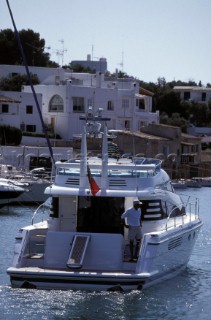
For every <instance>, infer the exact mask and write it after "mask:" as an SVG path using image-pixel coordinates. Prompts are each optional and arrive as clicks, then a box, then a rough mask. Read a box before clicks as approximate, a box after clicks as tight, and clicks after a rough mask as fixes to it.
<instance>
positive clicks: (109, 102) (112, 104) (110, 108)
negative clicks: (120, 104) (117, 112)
mask: <svg viewBox="0 0 211 320" xmlns="http://www.w3.org/2000/svg"><path fill="white" fill-rule="evenodd" d="M107 109H108V110H109V111H113V110H114V103H113V101H112V100H109V101H108V106H107Z"/></svg>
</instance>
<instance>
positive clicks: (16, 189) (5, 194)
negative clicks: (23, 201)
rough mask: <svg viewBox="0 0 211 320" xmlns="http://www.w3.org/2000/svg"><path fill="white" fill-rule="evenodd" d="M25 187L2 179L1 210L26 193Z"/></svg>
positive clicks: (0, 190)
mask: <svg viewBox="0 0 211 320" xmlns="http://www.w3.org/2000/svg"><path fill="white" fill-rule="evenodd" d="M25 192H26V190H25V188H24V186H23V185H22V186H21V185H18V184H16V183H15V182H13V181H10V180H7V179H1V178H0V208H2V207H3V206H6V205H8V204H10V203H11V202H13V201H14V200H15V199H17V198H18V197H19V196H21V195H22V194H23V193H25Z"/></svg>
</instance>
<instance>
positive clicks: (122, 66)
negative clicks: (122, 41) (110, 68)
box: [118, 51, 124, 72]
mask: <svg viewBox="0 0 211 320" xmlns="http://www.w3.org/2000/svg"><path fill="white" fill-rule="evenodd" d="M118 64H119V65H120V66H121V68H122V70H121V71H122V72H123V70H124V52H123V51H122V60H121V62H120V63H118Z"/></svg>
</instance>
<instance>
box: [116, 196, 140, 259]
mask: <svg viewBox="0 0 211 320" xmlns="http://www.w3.org/2000/svg"><path fill="white" fill-rule="evenodd" d="M141 204H142V202H140V201H139V200H133V207H131V208H129V209H127V210H126V211H125V212H124V213H123V214H122V215H121V218H122V219H125V218H126V219H127V224H126V225H127V227H129V232H128V237H129V241H130V255H131V260H130V261H133V260H134V259H137V256H138V252H139V246H140V242H141V236H142V235H141V226H142V225H141V209H140V205H141ZM134 240H136V248H135V256H134V254H133V244H134Z"/></svg>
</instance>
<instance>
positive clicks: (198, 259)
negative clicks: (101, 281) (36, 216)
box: [0, 188, 211, 320]
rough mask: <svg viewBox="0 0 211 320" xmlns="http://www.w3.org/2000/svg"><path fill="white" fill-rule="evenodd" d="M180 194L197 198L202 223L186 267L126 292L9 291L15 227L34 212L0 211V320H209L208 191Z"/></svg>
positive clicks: (210, 234) (210, 208)
mask: <svg viewBox="0 0 211 320" xmlns="http://www.w3.org/2000/svg"><path fill="white" fill-rule="evenodd" d="M182 193H188V194H191V195H195V196H197V197H199V199H200V216H201V218H202V220H203V222H204V225H203V227H202V230H201V233H200V235H199V238H198V240H197V243H196V246H195V248H194V252H193V254H192V256H191V259H190V262H189V264H188V267H187V269H186V270H185V271H184V272H183V273H182V274H180V275H179V276H177V277H175V278H173V279H171V280H168V281H165V282H163V283H162V284H159V285H157V286H154V287H152V288H149V289H147V290H145V291H144V292H138V291H133V292H130V293H116V292H115V293H108V292H101V293H97V292H83V291H78V292H73V291H44V290H33V289H12V288H11V287H10V282H9V277H8V276H7V274H6V269H7V267H8V266H10V264H11V260H12V255H13V248H14V238H15V236H16V233H17V231H18V229H19V228H20V227H22V226H25V225H28V224H30V223H31V218H32V214H33V208H32V207H31V208H30V207H25V208H18V207H10V208H9V210H8V209H7V208H4V209H1V211H0V319H2V320H3V319H4V320H5V319H6V320H7V319H9V320H10V319H11V320H16V319H18V320H19V319H20V320H23V319H27V320H28V319H31V320H38V319H49V320H59V319H71V320H76V319H77V320H94V319H99V320H100V319H106V320H109V319H117V320H120V319H121V320H125V319H128V320H129V319H130V320H136V319H137V320H144V319H149V320H161V319H162V320H164V319H167V320H181V319H184V320H195V319H197V320H198V319H200V320H210V319H211V312H210V307H211V294H210V291H211V188H201V189H187V191H186V190H185V191H183V192H182Z"/></svg>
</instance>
